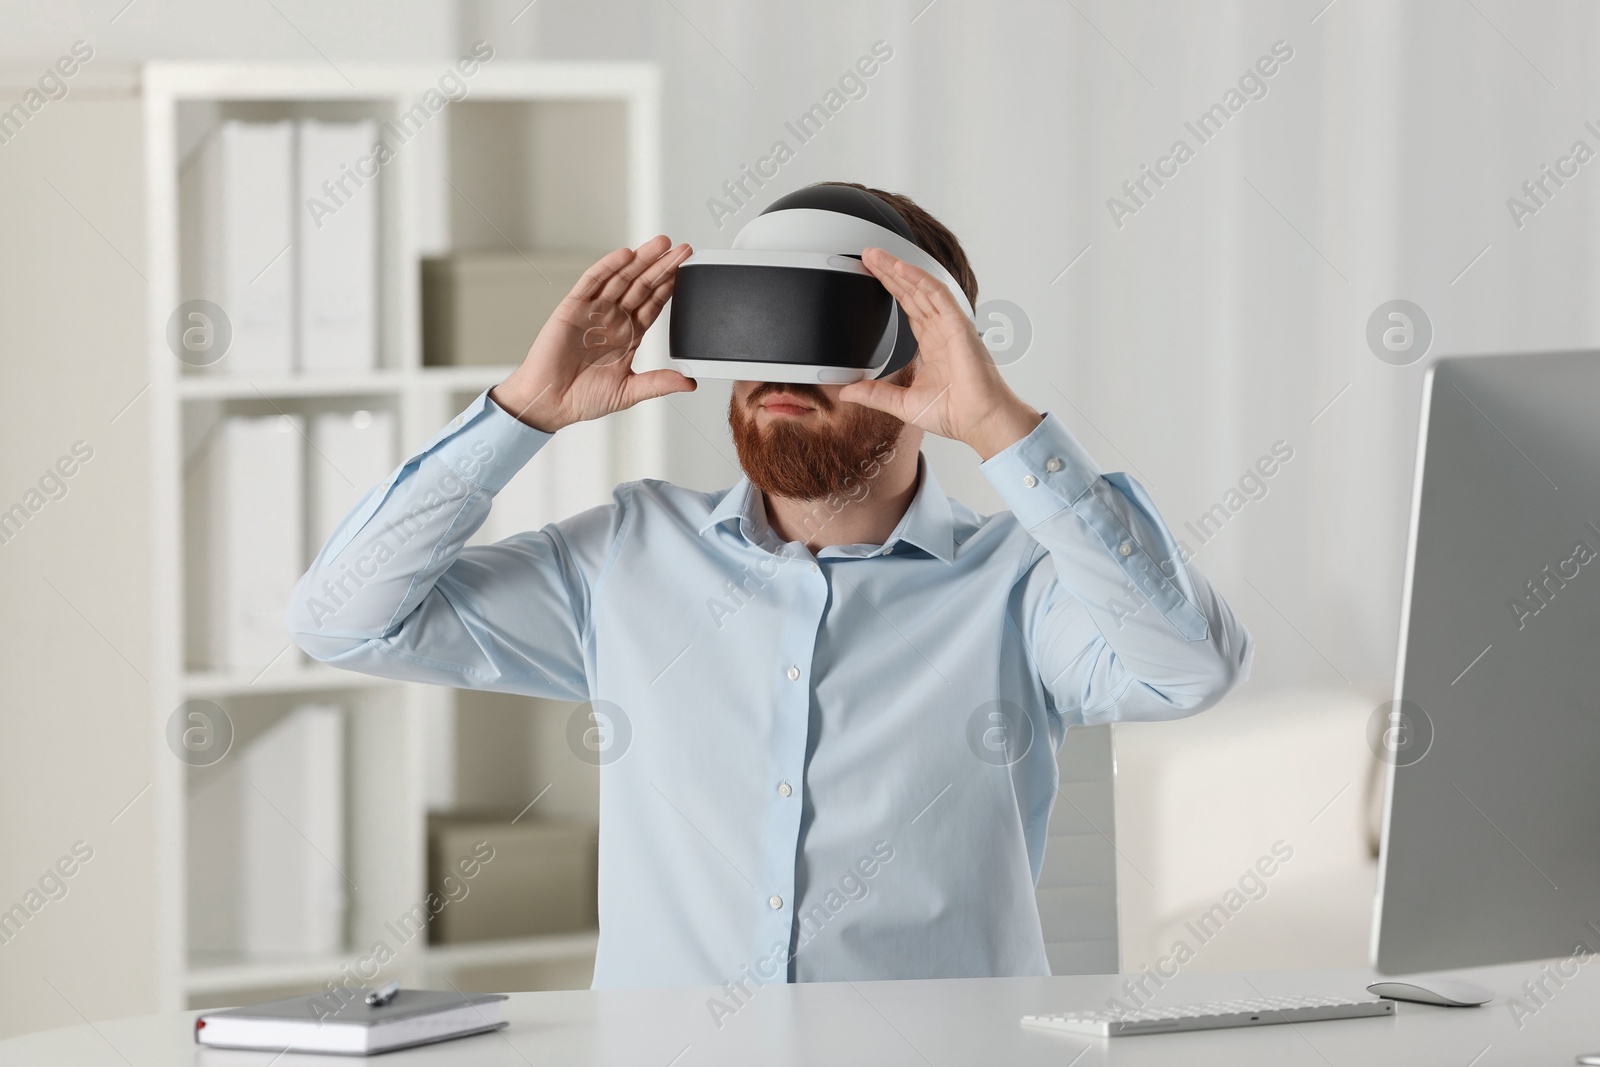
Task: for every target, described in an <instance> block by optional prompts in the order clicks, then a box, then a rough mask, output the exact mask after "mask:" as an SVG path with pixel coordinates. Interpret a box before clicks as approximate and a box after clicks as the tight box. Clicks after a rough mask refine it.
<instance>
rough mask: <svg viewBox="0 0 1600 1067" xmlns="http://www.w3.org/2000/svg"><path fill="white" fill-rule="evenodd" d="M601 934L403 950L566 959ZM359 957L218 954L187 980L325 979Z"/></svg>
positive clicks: (466, 961) (485, 959)
mask: <svg viewBox="0 0 1600 1067" xmlns="http://www.w3.org/2000/svg"><path fill="white" fill-rule="evenodd" d="M599 936H600V935H599V933H598V932H596V931H594V930H585V931H581V932H578V933H571V934H548V935H545V936H542V937H519V938H512V939H506V940H496V941H479V942H470V943H467V944H462V945H430V946H427V947H426V948H423V949H421V950H420V951H413V952H403V953H402V954H401V956H402V958H405V959H408V960H410V961H411V962H413V963H416V962H420V963H423V964H425V965H426V966H427V967H429V968H447V967H485V966H503V965H507V964H519V963H562V962H567V961H570V960H582V959H588V958H590V957H592V956H593V955H594V951H595V946H596V944H597V943H598V941H599ZM360 958H361V957H360V956H359V954H358V953H353V952H352V953H344V954H341V955H337V956H316V957H311V958H308V959H287V960H259V959H258V960H250V959H241V958H225V959H217V960H213V961H208V962H205V963H199V964H194V963H191V965H190V966H189V968H188V971H187V973H186V974H185V975H184V982H183V985H184V990H185V991H186V992H187V993H190V994H196V993H228V992H234V991H244V990H250V989H270V988H273V987H278V986H294V985H305V984H308V983H321V982H324V981H326V980H328V979H329V978H334V977H337V976H338V975H340V974H342V973H343V971H344V968H345V967H346V966H351V967H353V966H354V965H355V964H356V962H357V960H358V959H360Z"/></svg>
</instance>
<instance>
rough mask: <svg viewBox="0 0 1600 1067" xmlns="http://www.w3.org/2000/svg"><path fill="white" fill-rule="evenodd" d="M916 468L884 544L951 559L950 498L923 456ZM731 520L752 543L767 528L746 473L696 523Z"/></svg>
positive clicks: (763, 509)
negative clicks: (907, 499)
mask: <svg viewBox="0 0 1600 1067" xmlns="http://www.w3.org/2000/svg"><path fill="white" fill-rule="evenodd" d="M917 470H918V474H919V476H920V481H919V483H918V485H917V491H916V493H915V494H914V495H913V496H912V498H911V506H910V507H908V508H906V513H905V514H904V515H902V516H901V517H900V522H899V523H898V524H896V526H895V528H894V532H893V533H891V534H890V535H889V539H888V540H887V541H885V542H884V545H885V547H892V546H893V545H895V544H896V543H898V542H900V541H905V542H906V543H908V544H912V545H915V546H917V547H918V548H920V549H922V550H923V551H924V552H926V553H928V555H930V556H933V557H934V558H936V559H939V560H942V561H943V562H945V563H950V562H953V561H954V559H955V521H954V518H953V517H952V512H951V510H950V498H949V497H947V496H945V494H944V490H943V489H942V488H940V486H939V480H938V479H937V478H935V477H934V476H933V471H932V470H931V469H930V468H929V467H928V459H927V457H926V456H921V455H919V456H918V457H917ZM734 519H737V520H738V523H739V532H740V533H741V534H743V535H744V537H745V539H746V540H748V541H751V542H752V543H755V542H758V541H759V540H760V539H761V535H762V534H764V533H766V531H767V509H766V506H765V503H764V502H763V501H762V498H761V493H760V491H759V490H757V489H756V487H755V486H754V485H752V484H751V483H750V479H749V477H748V476H746V477H741V478H740V479H739V480H738V481H737V482H736V483H734V485H733V487H732V488H730V489H729V490H728V491H727V492H726V493H724V494H723V496H722V499H721V500H720V501H718V502H717V506H716V507H714V508H712V509H711V513H710V514H709V515H707V516H706V517H705V519H704V521H702V522H701V523H700V533H702V534H703V533H705V532H706V531H707V530H709V529H711V528H712V527H713V526H717V525H720V524H722V523H725V522H728V521H730V520H734ZM840 547H843V546H840Z"/></svg>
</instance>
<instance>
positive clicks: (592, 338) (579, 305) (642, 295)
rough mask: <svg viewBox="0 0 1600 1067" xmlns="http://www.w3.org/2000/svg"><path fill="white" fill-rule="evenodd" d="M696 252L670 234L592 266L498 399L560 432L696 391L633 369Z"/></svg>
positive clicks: (660, 374)
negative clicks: (636, 356) (654, 400)
mask: <svg viewBox="0 0 1600 1067" xmlns="http://www.w3.org/2000/svg"><path fill="white" fill-rule="evenodd" d="M692 251H693V249H691V248H690V247H689V246H688V245H686V244H683V245H679V246H677V247H676V248H673V247H672V242H671V241H670V240H668V238H667V237H666V236H665V235H662V236H659V237H652V238H651V239H650V240H648V241H646V242H645V243H644V244H642V245H640V246H639V247H638V248H619V249H617V250H616V251H615V252H612V253H611V254H609V255H607V256H606V257H605V258H604V259H602V260H600V262H598V263H596V264H595V265H594V266H592V267H590V268H589V269H588V270H587V271H585V272H584V274H583V277H582V278H579V279H578V284H577V285H574V286H573V287H572V292H570V293H568V294H567V296H566V299H564V300H562V301H561V304H560V306H559V307H557V308H556V310H555V313H554V314H552V315H551V316H550V319H549V321H548V322H546V323H545V324H544V328H543V329H542V330H540V331H539V336H538V338H536V339H535V340H534V342H533V347H532V348H530V349H528V354H527V356H525V357H524V358H523V360H522V365H521V366H519V367H518V368H517V369H516V370H515V371H513V372H512V373H511V376H510V377H508V378H507V379H506V380H505V381H503V382H501V383H500V384H499V385H497V386H495V387H494V388H493V389H492V390H490V392H489V396H490V398H491V399H492V400H494V402H495V403H496V404H498V405H500V407H502V408H504V409H505V410H506V411H508V412H510V413H511V414H512V415H515V416H516V417H517V418H518V419H520V420H522V421H523V422H525V423H527V424H528V425H529V426H532V427H533V428H534V429H536V430H543V431H544V432H546V433H555V432H556V431H557V430H559V429H561V428H562V427H563V426H570V425H571V424H573V423H575V422H584V421H586V420H588V419H598V418H600V417H601V416H602V415H609V414H611V413H612V412H613V411H622V410H624V409H626V408H631V407H633V405H635V404H637V403H639V401H641V400H649V399H650V398H652V397H657V396H665V395H667V394H668V393H685V392H690V391H691V390H693V389H694V387H695V383H694V380H693V379H691V378H686V377H684V376H683V375H682V374H679V373H678V372H677V371H675V370H652V371H645V372H644V373H642V374H638V373H635V372H634V370H633V354H634V352H636V351H637V350H638V348H639V341H640V339H641V338H643V337H644V332H645V331H646V330H648V329H649V328H650V324H651V323H653V322H655V321H656V317H657V316H659V315H660V314H661V309H662V308H663V307H665V306H666V303H667V300H668V299H669V298H670V297H671V296H672V285H673V282H674V280H675V279H676V278H677V274H678V265H679V264H680V263H682V262H683V261H684V260H685V259H687V258H688V257H689V254H690V253H691V252H692Z"/></svg>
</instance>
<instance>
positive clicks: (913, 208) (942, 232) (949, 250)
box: [817, 182, 978, 307]
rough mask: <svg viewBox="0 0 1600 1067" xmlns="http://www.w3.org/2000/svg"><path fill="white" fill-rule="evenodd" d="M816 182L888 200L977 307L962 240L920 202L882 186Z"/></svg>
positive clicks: (920, 243) (921, 245) (974, 283)
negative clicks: (880, 187)
mask: <svg viewBox="0 0 1600 1067" xmlns="http://www.w3.org/2000/svg"><path fill="white" fill-rule="evenodd" d="M817 184H818V185H844V186H848V187H849V188H851V189H860V190H861V191H862V192H867V193H871V194H872V195H873V196H876V197H881V198H882V199H884V200H887V201H888V202H889V203H890V205H892V206H893V207H894V209H895V210H896V211H898V212H899V213H900V217H901V218H903V219H905V220H906V225H907V226H910V227H911V236H912V237H913V238H914V239H915V240H916V242H917V247H918V248H920V249H922V250H923V251H924V252H926V253H928V255H930V256H932V257H933V258H934V259H936V260H938V261H939V263H940V265H942V266H943V267H944V269H945V270H947V271H949V272H950V274H951V276H952V277H953V278H955V280H956V281H957V283H959V284H960V286H961V291H962V292H963V293H966V294H967V302H968V303H970V304H971V305H972V306H973V307H977V306H978V276H977V275H976V274H973V273H972V264H971V263H969V262H967V253H966V252H965V251H964V250H963V249H962V247H961V242H960V241H958V240H956V235H955V234H953V233H951V232H950V229H949V227H947V226H946V225H945V224H944V223H942V222H940V221H939V220H938V219H936V218H934V217H933V216H932V215H930V214H928V212H927V211H926V210H925V209H924V208H923V207H922V205H920V204H918V203H917V202H916V201H915V200H913V199H911V198H910V197H909V196H903V195H901V194H900V193H886V192H884V191H883V190H882V189H874V188H872V187H871V186H868V185H861V184H860V183H858V182H818V183H817Z"/></svg>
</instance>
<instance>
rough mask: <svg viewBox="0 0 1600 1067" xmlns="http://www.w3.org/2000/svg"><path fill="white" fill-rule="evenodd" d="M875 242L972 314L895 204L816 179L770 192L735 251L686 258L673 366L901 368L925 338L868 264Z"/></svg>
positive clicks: (694, 372)
mask: <svg viewBox="0 0 1600 1067" xmlns="http://www.w3.org/2000/svg"><path fill="white" fill-rule="evenodd" d="M871 247H877V248H882V249H883V250H885V251H886V252H889V253H890V254H892V255H894V256H896V257H898V258H900V259H903V260H905V261H906V262H907V263H911V264H914V265H915V266H918V267H921V268H922V269H923V270H925V271H927V272H928V273H929V274H931V275H933V276H934V277H935V278H937V279H939V280H940V281H941V282H943V283H944V285H945V287H946V288H948V289H949V290H950V292H951V294H952V295H953V296H954V297H955V298H956V303H957V304H959V305H960V306H961V309H962V310H963V311H964V312H966V315H967V317H968V318H969V319H970V318H972V317H973V314H972V305H971V304H970V303H969V302H968V300H967V297H966V294H964V293H963V292H962V291H961V286H960V284H959V283H957V282H956V280H955V278H953V277H951V275H950V272H949V271H947V270H946V269H945V268H944V267H943V265H941V264H940V263H939V262H938V260H936V259H934V258H933V257H932V256H930V255H928V253H926V252H924V251H923V250H922V249H921V248H919V247H918V246H917V244H916V241H915V240H914V239H913V237H912V234H911V227H910V226H907V225H906V220H905V219H903V218H901V216H900V213H899V212H898V211H896V210H895V209H894V208H893V207H892V206H891V205H890V204H889V203H888V202H887V201H885V200H883V199H882V198H880V197H877V196H874V195H872V194H871V193H869V192H866V191H864V190H861V189H853V188H851V187H849V186H845V185H813V186H809V187H807V188H805V189H801V190H798V191H797V192H793V193H790V194H789V195H787V196H782V197H779V198H778V199H777V200H774V201H773V202H772V204H771V205H770V206H769V207H768V208H767V209H766V210H765V211H763V212H762V213H761V214H760V215H757V216H756V217H755V218H753V219H751V220H750V221H749V222H748V223H746V224H745V226H744V227H743V228H742V229H741V230H740V231H739V233H738V235H737V236H736V237H734V239H733V247H732V248H729V249H725V250H724V249H717V250H711V251H705V252H696V253H695V254H694V255H692V256H690V257H689V258H688V259H686V260H684V261H683V262H682V263H681V264H680V265H679V266H678V277H677V281H676V283H675V285H674V288H673V294H672V325H671V328H670V330H669V331H668V346H669V349H670V358H671V360H672V365H673V367H675V368H676V369H677V370H678V371H679V372H681V373H682V374H684V375H686V376H688V377H690V378H735V379H742V380H746V381H762V382H809V383H812V384H831V385H842V384H846V383H849V382H858V381H861V380H863V379H866V378H882V377H885V376H886V375H890V374H893V373H894V372H895V371H897V370H899V369H900V368H901V367H904V366H905V365H906V364H907V363H909V362H910V361H911V357H912V356H914V355H916V352H917V339H916V338H915V337H913V336H912V334H911V323H910V320H908V319H907V318H906V313H905V312H904V311H903V310H901V308H900V305H899V304H897V303H896V302H895V299H894V297H892V296H890V295H889V291H888V290H887V289H885V288H884V287H883V285H882V284H881V283H880V282H879V281H878V279H876V278H874V277H873V276H872V272H871V271H869V270H867V268H866V267H864V266H863V265H862V263H861V253H862V251H863V250H864V249H867V248H871Z"/></svg>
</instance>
